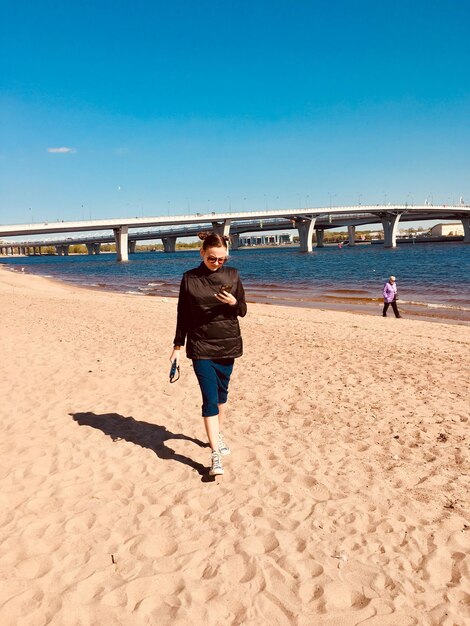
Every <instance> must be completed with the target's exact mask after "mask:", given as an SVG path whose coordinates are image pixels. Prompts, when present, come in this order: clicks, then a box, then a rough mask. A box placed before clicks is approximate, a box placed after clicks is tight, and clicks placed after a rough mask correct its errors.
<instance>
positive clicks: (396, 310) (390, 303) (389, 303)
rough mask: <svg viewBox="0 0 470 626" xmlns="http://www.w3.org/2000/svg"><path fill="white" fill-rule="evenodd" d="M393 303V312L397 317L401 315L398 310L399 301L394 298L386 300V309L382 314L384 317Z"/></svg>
mask: <svg viewBox="0 0 470 626" xmlns="http://www.w3.org/2000/svg"><path fill="white" fill-rule="evenodd" d="M390 305H392V309H393V312H394V313H395V317H401V315H400V313H399V311H398V307H397V301H396V300H393V301H392V302H384V310H383V311H382V315H383V316H384V317H387V311H388V307H389V306H390Z"/></svg>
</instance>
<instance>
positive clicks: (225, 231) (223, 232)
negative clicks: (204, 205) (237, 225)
mask: <svg viewBox="0 0 470 626" xmlns="http://www.w3.org/2000/svg"><path fill="white" fill-rule="evenodd" d="M231 222H232V220H224V221H223V222H212V230H213V231H214V233H216V234H217V235H220V236H221V237H228V236H229V235H230V224H231Z"/></svg>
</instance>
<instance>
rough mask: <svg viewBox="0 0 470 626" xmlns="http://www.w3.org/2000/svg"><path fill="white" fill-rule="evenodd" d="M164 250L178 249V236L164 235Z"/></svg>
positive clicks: (173, 250) (172, 250)
mask: <svg viewBox="0 0 470 626" xmlns="http://www.w3.org/2000/svg"><path fill="white" fill-rule="evenodd" d="M162 242H163V250H164V251H165V252H175V251H176V237H162Z"/></svg>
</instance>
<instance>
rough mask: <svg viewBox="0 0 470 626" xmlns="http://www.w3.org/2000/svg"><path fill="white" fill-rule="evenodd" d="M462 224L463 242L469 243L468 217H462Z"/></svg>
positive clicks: (469, 224)
mask: <svg viewBox="0 0 470 626" xmlns="http://www.w3.org/2000/svg"><path fill="white" fill-rule="evenodd" d="M462 225H463V240H464V243H470V217H463V218H462Z"/></svg>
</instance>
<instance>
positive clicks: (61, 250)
mask: <svg viewBox="0 0 470 626" xmlns="http://www.w3.org/2000/svg"><path fill="white" fill-rule="evenodd" d="M55 251H56V252H57V256H62V255H63V254H64V247H63V246H56V247H55Z"/></svg>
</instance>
